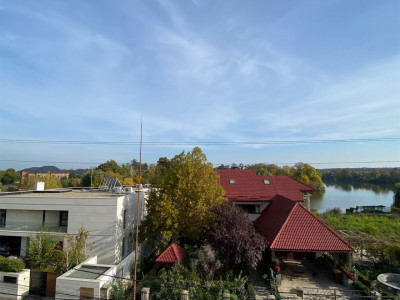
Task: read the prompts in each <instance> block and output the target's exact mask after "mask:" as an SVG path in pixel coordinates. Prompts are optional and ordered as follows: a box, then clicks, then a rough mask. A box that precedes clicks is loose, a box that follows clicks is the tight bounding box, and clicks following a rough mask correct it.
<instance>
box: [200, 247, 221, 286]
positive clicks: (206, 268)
mask: <svg viewBox="0 0 400 300" xmlns="http://www.w3.org/2000/svg"><path fill="white" fill-rule="evenodd" d="M197 256H198V258H197V259H195V260H194V261H193V263H194V264H195V266H196V269H197V273H198V274H199V275H200V277H201V279H202V280H203V281H204V283H205V285H206V287H208V288H210V287H211V284H212V281H213V279H214V274H215V271H216V270H218V269H219V268H221V267H222V264H221V262H220V261H219V260H218V258H217V253H216V252H215V251H214V249H213V248H212V247H211V246H210V245H208V244H205V245H203V246H201V248H200V249H199V250H198V252H197Z"/></svg>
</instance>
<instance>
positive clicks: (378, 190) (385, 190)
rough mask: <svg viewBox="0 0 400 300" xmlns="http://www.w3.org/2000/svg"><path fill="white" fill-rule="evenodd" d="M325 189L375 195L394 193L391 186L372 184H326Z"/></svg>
mask: <svg viewBox="0 0 400 300" xmlns="http://www.w3.org/2000/svg"><path fill="white" fill-rule="evenodd" d="M325 186H326V187H331V186H332V187H334V188H336V189H340V190H343V191H346V192H351V191H352V190H367V191H373V192H374V193H375V194H391V193H393V192H394V191H395V188H394V185H393V184H373V183H352V184H350V183H326V184H325Z"/></svg>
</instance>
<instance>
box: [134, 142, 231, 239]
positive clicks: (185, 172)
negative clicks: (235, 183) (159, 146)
mask: <svg viewBox="0 0 400 300" xmlns="http://www.w3.org/2000/svg"><path fill="white" fill-rule="evenodd" d="M160 172H161V174H160V176H159V178H158V183H157V185H156V189H152V191H151V192H150V195H149V198H148V200H147V212H148V213H147V216H146V219H145V220H144V221H143V222H142V225H141V227H140V232H141V234H140V237H141V240H142V241H143V240H145V239H147V241H149V242H153V241H156V240H158V239H159V237H160V236H161V238H162V240H161V242H162V244H163V245H166V244H168V242H169V241H170V240H171V239H172V238H177V237H182V238H184V239H192V240H197V239H199V237H200V234H201V233H202V232H203V231H204V230H205V229H206V228H208V226H209V224H210V222H211V220H212V219H213V214H212V212H211V209H212V207H213V206H214V205H217V204H220V203H222V202H224V201H225V199H224V194H225V191H224V190H223V188H222V187H221V186H220V183H219V178H218V175H217V174H216V173H215V172H213V167H212V164H211V163H208V162H207V158H206V156H205V155H204V154H203V152H202V151H201V149H200V148H198V147H196V148H194V149H193V151H192V152H188V153H187V154H185V152H182V153H180V154H179V155H176V156H175V157H174V158H173V159H171V161H170V162H169V163H168V164H167V166H165V169H163V170H161V171H160Z"/></svg>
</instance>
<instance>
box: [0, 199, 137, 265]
mask: <svg viewBox="0 0 400 300" xmlns="http://www.w3.org/2000/svg"><path fill="white" fill-rule="evenodd" d="M137 196H138V194H137V193H133V194H127V195H123V194H122V195H114V196H110V197H107V196H106V197H101V196H98V197H97V196H95V197H94V196H93V195H91V197H86V198H85V197H84V193H82V196H80V195H79V197H66V196H65V195H62V194H54V195H49V194H47V195H44V196H42V197H40V196H36V195H35V196H26V195H14V196H2V197H0V209H7V221H6V222H8V221H12V220H19V221H21V220H37V221H38V222H42V219H43V210H46V221H47V220H49V221H48V222H49V223H50V220H55V219H56V218H57V220H58V218H59V211H68V230H67V234H71V235H76V234H77V233H78V230H79V228H80V227H81V226H83V227H84V228H85V229H86V230H87V231H88V232H89V239H88V242H89V243H91V244H93V246H94V247H93V249H92V251H91V252H90V253H91V254H96V255H97V256H98V257H99V258H100V259H99V263H103V264H116V263H119V262H120V261H121V260H122V259H123V257H122V249H121V247H122V239H123V238H124V237H126V243H127V249H128V251H127V252H126V255H128V254H129V253H130V252H131V251H132V249H133V243H132V235H131V234H130V233H131V232H133V229H134V225H135V220H136V219H135V216H136V209H137V206H136V205H137ZM144 196H145V195H144V193H143V192H141V203H142V205H141V210H143V206H144V205H143V204H144V203H145V200H144ZM124 209H127V222H126V224H127V226H126V228H125V229H123V212H124ZM51 222H52V221H51ZM57 222H58V221H57ZM32 234H34V232H30V231H13V230H0V235H6V236H22V237H29V236H31V235H32ZM55 234H58V235H60V237H62V236H65V233H55ZM21 244H22V242H21ZM21 246H22V245H21ZM22 251H24V250H22Z"/></svg>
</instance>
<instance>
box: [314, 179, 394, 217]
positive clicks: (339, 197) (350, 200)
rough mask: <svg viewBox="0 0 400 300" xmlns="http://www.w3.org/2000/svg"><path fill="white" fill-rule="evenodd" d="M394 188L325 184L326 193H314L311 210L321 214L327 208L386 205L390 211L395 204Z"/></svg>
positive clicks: (365, 184) (389, 186)
mask: <svg viewBox="0 0 400 300" xmlns="http://www.w3.org/2000/svg"><path fill="white" fill-rule="evenodd" d="M393 195H394V186H393V185H378V184H369V183H358V184H348V183H340V184H338V183H335V184H329V183H328V184H325V192H323V193H318V192H313V193H312V196H311V208H312V209H317V210H318V211H320V212H323V211H325V210H326V209H327V208H334V207H340V208H341V209H342V211H345V209H346V208H350V207H355V206H365V205H384V206H386V207H387V209H389V207H390V206H391V205H392V204H393Z"/></svg>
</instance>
